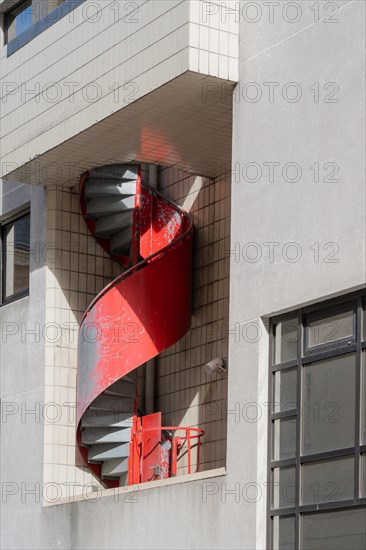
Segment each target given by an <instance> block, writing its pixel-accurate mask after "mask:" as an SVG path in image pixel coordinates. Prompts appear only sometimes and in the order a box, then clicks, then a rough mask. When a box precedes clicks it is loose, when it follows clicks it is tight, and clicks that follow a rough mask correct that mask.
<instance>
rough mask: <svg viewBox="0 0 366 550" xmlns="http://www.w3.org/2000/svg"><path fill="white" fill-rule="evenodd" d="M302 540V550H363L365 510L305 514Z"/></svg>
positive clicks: (365, 525)
mask: <svg viewBox="0 0 366 550" xmlns="http://www.w3.org/2000/svg"><path fill="white" fill-rule="evenodd" d="M302 538H303V541H302V546H301V548H303V550H365V548H366V508H353V509H352V510H342V511H337V512H325V513H317V514H306V515H304V516H303V517H302Z"/></svg>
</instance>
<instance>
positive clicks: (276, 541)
mask: <svg viewBox="0 0 366 550" xmlns="http://www.w3.org/2000/svg"><path fill="white" fill-rule="evenodd" d="M272 521H273V550H294V548H295V517H294V516H285V517H279V516H276V517H274V518H273V520H272Z"/></svg>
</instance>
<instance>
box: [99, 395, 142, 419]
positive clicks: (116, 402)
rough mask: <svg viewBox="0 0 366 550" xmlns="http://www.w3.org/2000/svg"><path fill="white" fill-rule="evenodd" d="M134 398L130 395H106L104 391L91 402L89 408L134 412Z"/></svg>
mask: <svg viewBox="0 0 366 550" xmlns="http://www.w3.org/2000/svg"><path fill="white" fill-rule="evenodd" d="M134 401H135V400H134V399H132V398H130V397H118V396H115V395H106V394H104V393H102V394H101V395H99V396H98V397H96V399H94V401H93V402H92V403H91V405H90V407H89V409H91V410H96V409H99V410H103V411H114V412H121V413H123V412H125V413H131V414H132V413H133V410H134Z"/></svg>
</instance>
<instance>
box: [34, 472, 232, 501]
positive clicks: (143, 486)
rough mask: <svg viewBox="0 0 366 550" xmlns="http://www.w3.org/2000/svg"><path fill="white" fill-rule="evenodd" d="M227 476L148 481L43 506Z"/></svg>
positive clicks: (214, 474) (209, 474)
mask: <svg viewBox="0 0 366 550" xmlns="http://www.w3.org/2000/svg"><path fill="white" fill-rule="evenodd" d="M225 475H226V468H216V469H215V470H206V471H204V472H197V473H195V474H187V475H183V476H177V477H171V478H169V479H162V480H157V481H148V482H146V483H140V484H139V485H129V486H126V487H118V488H117V489H101V490H99V491H95V492H90V493H87V496H86V495H77V496H73V497H71V496H70V497H69V498H62V499H60V500H58V501H57V502H53V503H50V502H47V503H44V504H43V506H44V507H45V508H46V507H49V506H58V505H60V504H71V503H74V502H82V501H89V502H93V501H96V500H100V499H101V498H104V497H111V496H113V497H116V496H118V495H127V494H129V493H131V494H132V493H136V492H137V491H138V492H140V491H147V490H149V489H159V488H160V487H166V486H169V485H179V484H181V483H190V482H193V481H201V480H205V479H213V478H216V477H222V476H225Z"/></svg>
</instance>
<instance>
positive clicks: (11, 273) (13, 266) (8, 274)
mask: <svg viewBox="0 0 366 550" xmlns="http://www.w3.org/2000/svg"><path fill="white" fill-rule="evenodd" d="M1 237H2V303H8V302H11V301H13V300H16V299H17V298H20V297H22V296H25V295H26V294H28V293H29V251H30V214H29V213H28V214H25V215H23V216H21V217H19V218H17V219H16V220H13V221H11V222H9V223H6V224H4V225H2V227H1Z"/></svg>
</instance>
